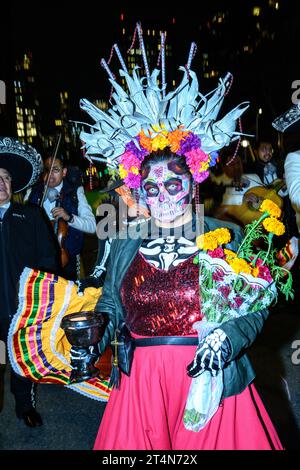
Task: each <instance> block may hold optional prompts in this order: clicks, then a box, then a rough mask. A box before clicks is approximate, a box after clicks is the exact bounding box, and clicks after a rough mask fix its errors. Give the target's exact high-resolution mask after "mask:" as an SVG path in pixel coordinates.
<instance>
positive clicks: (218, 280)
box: [212, 271, 224, 282]
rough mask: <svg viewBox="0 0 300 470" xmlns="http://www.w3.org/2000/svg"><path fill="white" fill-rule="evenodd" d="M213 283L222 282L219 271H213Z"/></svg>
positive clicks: (222, 276) (221, 274) (222, 277)
mask: <svg viewBox="0 0 300 470" xmlns="http://www.w3.org/2000/svg"><path fill="white" fill-rule="evenodd" d="M212 278H213V281H216V282H220V281H223V280H224V274H223V273H222V272H221V271H215V272H213V275H212Z"/></svg>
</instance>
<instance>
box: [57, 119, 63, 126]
mask: <svg viewBox="0 0 300 470" xmlns="http://www.w3.org/2000/svg"><path fill="white" fill-rule="evenodd" d="M55 125H56V126H57V127H59V126H62V121H61V119H55Z"/></svg>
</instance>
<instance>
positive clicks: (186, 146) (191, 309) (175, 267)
mask: <svg viewBox="0 0 300 470" xmlns="http://www.w3.org/2000/svg"><path fill="white" fill-rule="evenodd" d="M136 33H137V37H138V38H139V47H140V49H141V51H142V57H143V62H144V66H145V76H140V75H139V73H140V72H139V71H138V68H137V67H136V68H134V70H133V75H132V76H130V75H129V73H128V70H127V68H126V65H125V62H124V60H123V58H122V56H121V54H120V51H119V49H118V47H117V45H115V46H114V50H115V51H116V52H117V55H118V57H119V59H120V63H121V70H120V75H121V77H123V78H124V79H125V81H126V91H125V89H123V88H122V87H121V85H120V84H118V83H117V82H116V79H115V76H114V75H113V73H112V72H111V70H110V69H109V67H108V65H107V63H106V62H105V61H104V60H102V65H103V66H104V68H105V69H106V71H107V72H108V74H109V77H110V82H111V84H112V86H113V90H114V91H113V93H112V99H113V100H114V104H113V106H112V107H111V109H110V110H109V111H108V112H107V113H105V112H103V111H101V110H99V109H98V108H96V107H95V106H94V105H93V104H91V103H90V102H88V101H87V100H81V108H82V109H83V110H84V111H86V112H87V113H88V114H89V115H90V116H91V117H92V118H93V120H94V121H95V122H94V124H93V125H91V132H90V133H88V132H82V133H81V139H82V141H83V142H84V147H85V155H86V156H87V157H88V158H92V159H94V160H96V161H97V160H98V161H104V162H105V163H106V164H107V166H108V167H109V168H110V170H111V172H115V173H116V175H118V176H119V177H120V178H121V179H122V180H123V181H124V183H125V184H126V186H127V187H128V188H130V189H131V191H132V194H134V195H135V197H136V199H138V202H139V201H142V202H143V204H146V206H147V207H148V209H149V211H150V213H151V219H150V220H149V221H148V222H147V223H143V224H140V225H136V226H134V229H133V227H131V228H130V229H129V230H121V231H120V232H119V234H117V236H116V237H115V239H113V240H112V243H111V248H110V255H109V261H108V267H107V274H106V278H105V282H104V286H103V290H102V293H101V296H100V297H99V300H98V301H97V302H96V299H95V298H93V299H92V295H93V294H95V295H96V294H98V292H97V291H95V292H94V293H92V292H91V298H90V301H91V305H90V307H91V309H94V310H95V311H96V312H99V313H102V314H104V315H106V316H107V319H108V323H107V326H106V329H105V332H104V336H103V339H102V341H101V342H100V343H99V344H98V345H97V346H96V347H95V348H94V350H93V351H92V353H93V354H98V355H99V354H101V353H103V352H104V351H105V350H106V348H107V346H109V345H111V343H113V345H114V346H116V347H117V344H116V343H118V338H117V336H116V332H118V331H119V330H122V329H123V325H124V323H125V325H126V327H127V329H128V330H129V331H130V333H131V336H132V337H133V338H134V340H135V351H134V356H133V361H132V366H131V370H130V373H129V375H126V374H124V373H123V372H121V376H120V380H119V384H118V386H117V374H116V370H114V374H113V375H114V377H113V379H114V380H112V381H111V383H112V382H115V385H116V386H115V387H113V390H112V392H111V394H110V398H109V401H108V404H107V406H106V409H105V413H104V416H103V419H102V422H101V425H100V428H99V432H98V435H97V438H96V442H95V449H97V450H98V449H101V450H103V449H108V450H113V449H117V450H124V449H135V450H138V449H142V450H154V449H156V450H175V449H180V450H185V449H193V450H200V449H201V450H202V449H203V450H224V449H226V450H246V449H251V450H271V449H277V450H280V449H282V445H281V443H280V440H279V438H278V435H277V433H276V431H275V429H274V427H273V424H272V422H271V420H270V418H269V416H268V414H267V411H266V409H265V407H264V405H263V403H262V401H261V399H260V397H259V395H258V393H257V391H256V389H255V387H254V385H253V383H252V382H253V380H254V377H255V374H254V371H253V369H252V367H251V364H250V361H249V359H248V357H247V355H246V350H247V348H248V347H250V346H251V345H252V344H253V342H254V341H255V339H256V337H257V335H258V334H259V333H260V332H261V330H262V328H263V325H264V322H265V320H266V318H267V317H268V311H267V310H262V311H260V312H257V313H252V314H249V315H245V316H244V317H239V318H236V319H235V320H234V321H233V320H229V321H227V322H225V323H222V325H221V326H219V327H217V328H216V329H215V330H214V331H213V332H211V333H209V334H208V335H207V336H206V337H205V338H204V340H202V342H201V344H200V345H198V337H197V332H196V330H194V329H193V324H194V323H195V322H196V321H201V320H202V319H203V315H202V314H201V302H199V267H198V266H197V265H195V264H194V263H193V259H194V257H195V255H196V254H197V253H198V251H199V248H198V247H197V246H196V235H197V233H198V231H199V230H200V228H199V224H200V225H201V223H202V230H204V232H208V231H211V230H214V229H216V228H221V227H224V226H225V227H229V228H230V229H231V232H232V234H233V240H232V242H231V243H229V244H227V246H226V248H228V249H231V250H236V249H237V248H238V246H239V243H240V241H241V240H242V233H241V231H240V229H239V227H237V226H235V225H234V224H230V223H224V221H222V222H221V221H218V220H216V219H212V218H209V217H205V218H204V219H203V218H202V219H201V217H200V215H199V211H196V213H195V212H194V211H193V209H192V200H193V198H194V197H195V198H196V206H199V201H198V200H197V187H198V185H199V184H201V182H202V181H204V180H205V179H206V178H207V177H208V175H209V168H210V167H212V166H213V165H214V164H215V163H216V159H217V158H218V154H217V152H218V150H220V149H221V148H223V147H224V146H226V145H229V144H230V143H231V142H232V141H233V140H238V139H239V137H240V132H237V131H236V130H235V129H236V125H237V122H238V121H239V118H240V116H241V114H242V113H243V112H244V111H245V109H246V108H247V107H248V103H243V104H241V105H239V106H237V107H236V108H234V109H233V110H232V111H230V112H229V113H228V114H227V115H226V116H224V117H223V118H222V119H220V120H217V116H218V114H219V111H220V108H221V106H222V103H223V99H224V97H225V96H226V95H227V93H228V91H229V88H230V86H231V84H232V76H231V75H230V74H227V75H226V77H225V78H224V79H220V81H219V85H218V86H217V88H216V89H215V90H214V91H213V92H211V93H210V94H209V95H207V96H205V97H204V96H203V95H201V93H200V91H199V88H198V82H197V78H196V75H195V73H194V72H193V71H192V70H191V68H190V67H191V62H192V58H193V55H194V53H195V45H194V44H192V46H191V50H190V54H189V57H188V61H187V65H186V66H185V67H181V70H182V72H183V78H182V81H181V83H180V85H179V86H178V88H176V89H175V90H174V91H172V92H169V93H167V92H166V83H165V54H164V44H165V36H164V34H162V37H161V58H160V59H161V70H158V69H154V70H153V72H152V73H150V70H149V66H148V61H147V57H146V53H145V46H144V42H143V37H142V31H141V26H140V25H139V24H138V25H137V27H136ZM160 73H161V77H160V82H158V77H159V74H160ZM86 291H87V289H86V290H85V293H86ZM74 307H75V306H74ZM54 321H57V324H59V322H60V318H57V320H54ZM60 334H61V335H63V332H62V331H61V333H60ZM49 347H51V344H49ZM68 347H69V345H68ZM65 348H66V350H63V346H62V349H61V355H62V356H68V354H66V351H67V353H68V351H69V349H67V346H65ZM71 355H72V357H74V358H76V360H77V361H80V354H78V351H76V348H75V349H74V350H72V351H71ZM85 359H86V358H85V357H84V358H83V360H85ZM61 360H63V358H62V357H61ZM117 366H118V364H117V360H116V358H115V361H114V369H116V368H117ZM65 367H66V370H67V368H68V367H69V366H68V364H67V363H66V366H65ZM220 369H223V376H224V389H223V396H222V400H221V402H220V406H219V407H218V409H217V411H216V413H215V414H214V415H213V417H212V418H211V419H210V421H209V422H208V423H207V424H206V426H205V427H204V428H203V429H202V430H201V431H199V432H194V431H191V430H188V429H186V428H185V426H184V422H183V414H184V410H185V404H186V399H187V395H188V392H189V387H190V384H191V380H192V377H196V376H197V375H199V374H200V373H201V372H202V371H203V370H206V371H209V372H211V374H212V375H214V374H215V373H216V371H218V370H220ZM127 372H128V371H127ZM94 380H95V379H94Z"/></svg>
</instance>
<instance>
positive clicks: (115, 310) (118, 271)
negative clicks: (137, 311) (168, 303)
mask: <svg viewBox="0 0 300 470" xmlns="http://www.w3.org/2000/svg"><path fill="white" fill-rule="evenodd" d="M145 225H146V224H145ZM221 227H228V228H230V229H231V231H232V232H233V234H234V240H233V241H232V242H231V243H230V244H228V245H227V246H226V247H227V248H229V249H231V250H234V251H236V250H237V248H238V247H239V244H240V243H241V240H242V238H243V234H242V232H241V229H240V228H239V227H238V226H237V225H234V224H231V223H230V222H224V221H222V220H217V219H213V218H211V217H205V219H204V232H209V231H211V230H215V229H216V228H221ZM143 230H145V234H144V236H143V234H141V237H139V238H138V237H136V238H134V237H132V238H130V237H127V238H124V239H122V237H119V238H117V239H116V240H113V242H112V244H111V251H110V259H109V264H108V269H107V275H106V278H105V283H104V286H103V291H102V295H101V297H100V299H99V300H98V303H97V305H96V308H95V311H96V312H102V313H105V314H107V316H108V319H109V323H108V325H107V327H106V330H105V334H104V337H103V339H102V342H101V345H100V348H101V350H102V351H104V350H105V347H106V346H107V345H108V344H109V343H110V342H111V341H112V339H113V338H114V332H115V329H116V328H117V327H120V323H121V322H122V320H123V319H124V318H125V316H126V312H125V310H124V308H123V305H122V301H121V296H120V290H121V286H122V282H123V279H124V276H125V274H126V272H127V270H128V268H129V266H130V265H131V263H132V261H133V260H134V258H135V256H136V254H137V252H138V250H139V248H140V246H141V244H142V241H143V238H145V236H146V233H147V232H148V228H147V227H144V229H143V228H141V232H143ZM268 313H269V312H268V310H266V309H265V310H262V311H261V312H256V313H251V314H248V315H244V316H242V317H239V318H235V319H233V320H228V321H227V322H224V323H222V326H221V327H220V328H221V329H222V330H223V331H224V332H225V333H226V335H227V336H228V339H229V341H230V344H231V356H230V362H229V365H228V366H227V367H226V368H225V369H224V391H223V397H229V396H232V395H237V394H239V393H241V392H242V391H243V390H244V389H245V388H246V387H247V385H249V384H250V383H251V382H252V380H253V379H254V377H255V373H254V370H253V368H252V366H251V363H250V361H249V359H248V356H247V354H245V351H246V350H247V349H248V348H249V347H250V346H251V345H252V344H253V342H254V340H255V339H256V337H257V335H258V334H259V333H260V332H261V330H262V328H263V325H264V322H265V320H266V319H267V317H268Z"/></svg>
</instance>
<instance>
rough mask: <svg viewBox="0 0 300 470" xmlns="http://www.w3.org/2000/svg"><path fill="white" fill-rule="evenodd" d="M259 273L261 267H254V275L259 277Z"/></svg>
mask: <svg viewBox="0 0 300 470" xmlns="http://www.w3.org/2000/svg"><path fill="white" fill-rule="evenodd" d="M258 275H259V269H258V268H253V269H252V276H253V277H257V276H258Z"/></svg>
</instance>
